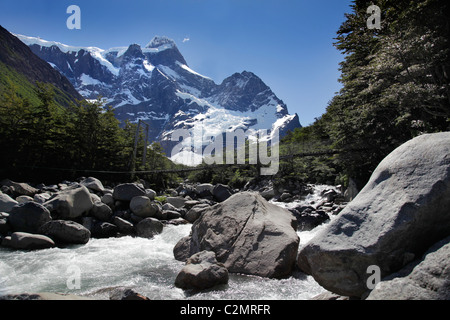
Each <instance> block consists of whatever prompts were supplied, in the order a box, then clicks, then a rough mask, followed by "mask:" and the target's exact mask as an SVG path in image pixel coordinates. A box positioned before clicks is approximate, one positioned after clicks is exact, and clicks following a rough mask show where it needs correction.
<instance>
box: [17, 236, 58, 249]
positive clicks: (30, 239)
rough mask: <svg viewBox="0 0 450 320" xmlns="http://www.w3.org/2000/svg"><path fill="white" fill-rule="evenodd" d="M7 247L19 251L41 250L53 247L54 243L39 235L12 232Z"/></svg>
mask: <svg viewBox="0 0 450 320" xmlns="http://www.w3.org/2000/svg"><path fill="white" fill-rule="evenodd" d="M9 246H10V247H11V248H13V249H20V250H41V249H48V248H53V247H55V242H54V241H53V240H52V239H50V238H49V237H46V236H43V235H41V234H31V233H26V232H14V233H13V234H12V235H11V240H10V242H9Z"/></svg>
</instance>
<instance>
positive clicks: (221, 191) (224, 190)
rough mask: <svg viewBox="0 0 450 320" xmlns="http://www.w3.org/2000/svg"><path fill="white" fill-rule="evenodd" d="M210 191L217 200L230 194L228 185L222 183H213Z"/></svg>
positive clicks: (226, 197) (220, 200) (221, 199)
mask: <svg viewBox="0 0 450 320" xmlns="http://www.w3.org/2000/svg"><path fill="white" fill-rule="evenodd" d="M212 193H213V196H214V198H215V199H216V200H217V201H219V202H223V201H225V200H227V199H228V198H229V197H231V195H232V193H231V189H230V187H228V186H226V185H223V184H217V185H215V186H214V189H213V191H212Z"/></svg>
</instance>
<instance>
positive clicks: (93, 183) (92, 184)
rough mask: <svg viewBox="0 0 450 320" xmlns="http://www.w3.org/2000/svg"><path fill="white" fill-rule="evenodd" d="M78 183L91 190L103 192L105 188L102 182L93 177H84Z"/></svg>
mask: <svg viewBox="0 0 450 320" xmlns="http://www.w3.org/2000/svg"><path fill="white" fill-rule="evenodd" d="M80 184H81V185H83V186H85V187H86V188H88V189H90V190H93V191H98V192H103V190H105V187H104V186H103V183H102V182H101V181H100V180H98V179H97V178H94V177H89V178H86V179H84V180H83V181H81V182H80Z"/></svg>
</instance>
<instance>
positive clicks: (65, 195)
mask: <svg viewBox="0 0 450 320" xmlns="http://www.w3.org/2000/svg"><path fill="white" fill-rule="evenodd" d="M93 205H94V203H93V201H92V198H91V194H90V193H89V190H88V189H87V188H86V187H85V186H80V185H76V186H73V187H69V188H67V189H64V190H63V191H60V192H58V193H57V194H56V195H55V196H54V197H53V198H51V199H50V200H48V201H47V202H45V203H44V206H45V207H46V208H48V209H49V210H50V212H51V213H52V215H53V216H55V217H56V218H57V219H62V220H66V219H67V220H72V219H76V218H78V217H81V216H82V215H83V214H84V213H87V212H89V210H91V209H92V206H93Z"/></svg>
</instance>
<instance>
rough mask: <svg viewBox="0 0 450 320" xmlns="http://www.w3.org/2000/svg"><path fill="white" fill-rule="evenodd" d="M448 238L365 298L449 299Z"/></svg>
mask: <svg viewBox="0 0 450 320" xmlns="http://www.w3.org/2000/svg"><path fill="white" fill-rule="evenodd" d="M449 257H450V237H448V238H446V239H444V240H442V241H440V242H438V243H437V244H436V245H434V246H433V247H432V248H430V250H428V251H427V253H426V254H425V255H424V257H423V259H422V260H421V261H420V262H419V263H411V264H410V265H408V266H406V267H405V268H403V269H402V270H400V271H399V272H398V273H394V274H392V275H390V276H389V277H387V278H385V279H383V281H382V282H380V283H378V285H377V286H376V287H375V289H374V290H372V292H371V293H370V295H369V296H368V297H367V300H450V268H449V267H448V263H449Z"/></svg>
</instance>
